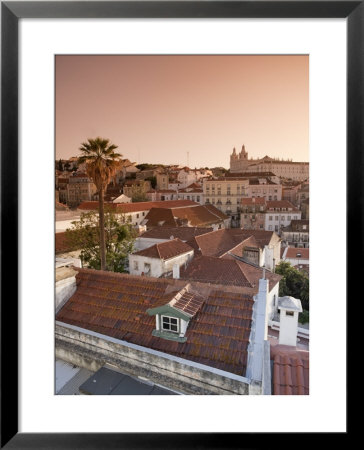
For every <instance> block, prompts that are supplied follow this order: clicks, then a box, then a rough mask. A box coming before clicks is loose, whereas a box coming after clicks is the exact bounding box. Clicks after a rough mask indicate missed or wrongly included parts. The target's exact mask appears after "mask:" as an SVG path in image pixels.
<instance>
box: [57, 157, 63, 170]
mask: <svg viewBox="0 0 364 450" xmlns="http://www.w3.org/2000/svg"><path fill="white" fill-rule="evenodd" d="M57 169H58V170H60V171H61V172H63V163H62V160H61V159H60V160H59V161H58V163H57Z"/></svg>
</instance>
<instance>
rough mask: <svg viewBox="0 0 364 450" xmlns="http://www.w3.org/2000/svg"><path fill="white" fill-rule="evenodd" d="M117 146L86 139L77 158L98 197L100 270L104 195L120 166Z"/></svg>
mask: <svg viewBox="0 0 364 450" xmlns="http://www.w3.org/2000/svg"><path fill="white" fill-rule="evenodd" d="M115 149H117V146H116V145H114V144H111V143H110V140H109V139H103V138H101V137H97V138H96V139H87V142H83V143H82V144H81V147H80V149H79V150H80V151H81V152H82V155H81V156H80V157H79V159H78V162H79V163H80V164H82V163H86V172H87V175H88V176H89V177H90V178H91V179H92V181H93V182H94V184H95V185H96V189H97V193H98V197H99V226H100V261H101V270H106V245H105V224H104V194H105V190H106V187H107V185H108V184H109V182H110V179H111V178H112V177H113V176H114V174H115V172H116V170H117V168H118V167H119V166H120V160H119V158H120V157H121V156H122V155H120V154H119V153H115V152H114V150H115Z"/></svg>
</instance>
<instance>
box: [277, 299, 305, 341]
mask: <svg viewBox="0 0 364 450" xmlns="http://www.w3.org/2000/svg"><path fill="white" fill-rule="evenodd" d="M278 309H279V310H280V320H279V343H280V344H283V345H291V346H293V347H296V345H297V332H298V314H299V313H300V312H302V304H301V300H298V299H296V298H293V297H289V296H286V297H279V298H278Z"/></svg>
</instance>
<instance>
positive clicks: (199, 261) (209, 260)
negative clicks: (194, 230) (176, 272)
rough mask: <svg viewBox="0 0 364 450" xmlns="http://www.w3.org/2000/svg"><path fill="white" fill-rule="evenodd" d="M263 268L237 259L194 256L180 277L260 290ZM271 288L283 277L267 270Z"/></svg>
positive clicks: (253, 290) (182, 270)
mask: <svg viewBox="0 0 364 450" xmlns="http://www.w3.org/2000/svg"><path fill="white" fill-rule="evenodd" d="M262 271H263V270H262V269H261V268H257V267H254V266H252V265H251V264H247V263H245V262H242V261H237V260H236V259H224V258H214V257H210V256H200V257H197V258H194V259H193V260H192V261H190V263H189V264H188V266H187V267H186V268H184V267H182V269H181V273H180V277H181V279H184V280H189V281H192V280H195V281H200V282H203V283H214V284H216V283H217V284H228V285H235V286H243V287H245V288H252V290H251V291H247V292H254V293H255V292H258V287H259V279H260V278H262ZM266 278H267V279H268V280H269V289H270V290H271V289H272V288H273V287H274V286H275V285H276V284H277V283H278V282H279V280H280V279H281V278H282V277H281V276H280V275H277V274H274V273H271V272H269V271H266Z"/></svg>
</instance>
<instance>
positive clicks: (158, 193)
mask: <svg viewBox="0 0 364 450" xmlns="http://www.w3.org/2000/svg"><path fill="white" fill-rule="evenodd" d="M146 196H147V198H148V200H149V201H151V202H164V201H168V200H178V195H177V192H176V191H174V190H172V189H160V190H156V189H151V190H150V191H148V192H147V193H146ZM182 200H183V199H182ZM188 200H189V199H188Z"/></svg>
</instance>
